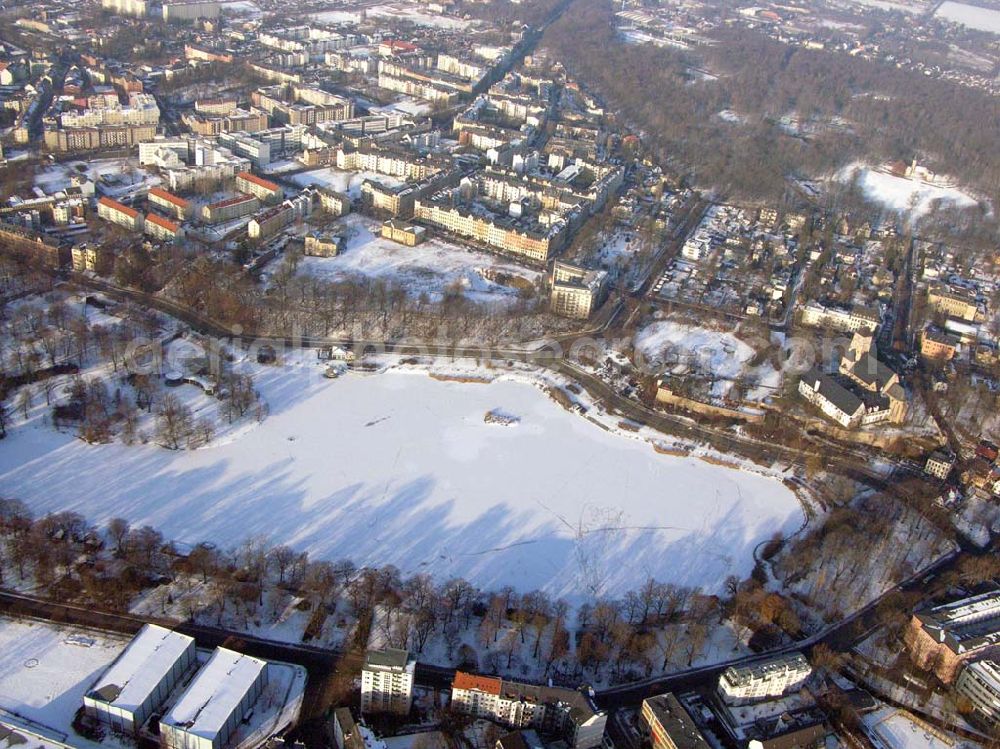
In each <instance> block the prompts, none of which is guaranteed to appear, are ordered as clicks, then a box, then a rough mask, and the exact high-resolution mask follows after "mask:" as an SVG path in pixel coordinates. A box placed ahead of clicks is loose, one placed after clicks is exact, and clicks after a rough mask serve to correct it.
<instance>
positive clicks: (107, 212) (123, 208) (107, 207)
mask: <svg viewBox="0 0 1000 749" xmlns="http://www.w3.org/2000/svg"><path fill="white" fill-rule="evenodd" d="M97 215H98V216H100V217H101V218H103V219H104V220H105V221H110V222H111V223H112V224H117V225H118V226H123V227H125V228H126V229H130V230H131V231H142V226H143V217H142V214H141V213H139V211H137V210H135V208H129V207H128V206H127V205H122V204H121V203H119V202H118V201H117V200H112V199H111V198H107V197H105V198H101V199H100V200H98V201H97Z"/></svg>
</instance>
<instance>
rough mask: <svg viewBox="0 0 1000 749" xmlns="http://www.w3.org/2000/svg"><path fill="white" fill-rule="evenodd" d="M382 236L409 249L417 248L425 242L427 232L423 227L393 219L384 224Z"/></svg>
mask: <svg viewBox="0 0 1000 749" xmlns="http://www.w3.org/2000/svg"><path fill="white" fill-rule="evenodd" d="M381 234H382V236H383V237H384V238H385V239H388V240H391V241H393V242H398V243H399V244H404V245H406V246H407V247H415V246H417V245H418V244H420V243H421V242H423V241H424V239H425V238H426V236H427V230H426V229H425V228H424V227H422V226H415V225H414V224H411V223H409V222H407V221H403V220H401V219H395V218H391V219H389V220H388V221H386V222H385V223H384V224H382V231H381Z"/></svg>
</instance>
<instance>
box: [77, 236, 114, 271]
mask: <svg viewBox="0 0 1000 749" xmlns="http://www.w3.org/2000/svg"><path fill="white" fill-rule="evenodd" d="M70 258H71V261H72V264H73V270H75V271H76V272H77V273H96V274H97V275H99V276H106V275H108V274H109V273H111V271H112V270H113V269H114V266H115V255H114V253H113V252H112V251H111V250H110V249H107V248H106V247H104V246H102V245H95V244H78V245H74V246H73V248H72V249H71V250H70Z"/></svg>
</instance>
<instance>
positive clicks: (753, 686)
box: [719, 653, 812, 705]
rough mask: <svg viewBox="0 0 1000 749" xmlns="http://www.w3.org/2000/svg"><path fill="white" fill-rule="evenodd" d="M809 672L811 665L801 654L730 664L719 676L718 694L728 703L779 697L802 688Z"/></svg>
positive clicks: (810, 672) (742, 702)
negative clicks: (744, 664) (744, 663)
mask: <svg viewBox="0 0 1000 749" xmlns="http://www.w3.org/2000/svg"><path fill="white" fill-rule="evenodd" d="M810 674H812V667H811V666H810V665H809V661H807V660H806V658H805V656H804V655H802V654H801V653H793V654H791V655H784V656H780V657H778V658H769V659H767V660H763V661H758V662H756V663H751V664H749V665H746V666H730V667H729V668H727V669H726V670H725V672H724V673H723V674H722V676H720V677H719V696H720V697H721V698H722V700H723V701H724V702H725V703H726V704H727V705H747V704H750V703H752V702H760V701H763V700H770V699H776V698H778V697H781V696H782V695H785V694H788V693H789V692H794V691H795V690H797V689H801V688H802V685H803V684H805V682H806V680H807V679H808V678H809V676H810Z"/></svg>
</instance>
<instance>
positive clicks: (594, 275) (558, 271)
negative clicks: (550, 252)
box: [549, 261, 608, 320]
mask: <svg viewBox="0 0 1000 749" xmlns="http://www.w3.org/2000/svg"><path fill="white" fill-rule="evenodd" d="M607 275H608V274H607V273H605V272H604V271H600V270H587V269H586V268H580V267H578V266H575V265H570V264H569V263H564V262H560V261H556V262H555V263H553V265H552V276H551V279H552V280H551V284H552V290H551V294H550V296H549V308H550V309H551V310H552V311H553V312H554V313H555V314H557V315H562V316H563V317H572V318H575V319H578V320H586V319H587V318H588V317H590V315H591V313H592V312H593V311H594V308H595V307H596V306H597V304H598V303H599V301H600V297H601V293H602V291H603V290H604V282H605V280H606V279H607Z"/></svg>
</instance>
